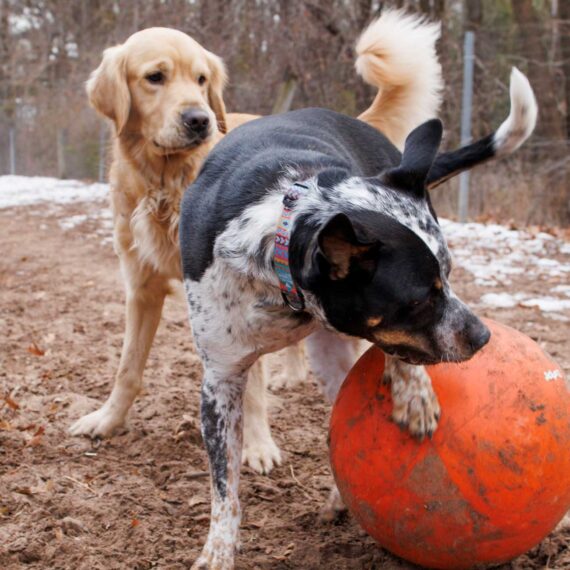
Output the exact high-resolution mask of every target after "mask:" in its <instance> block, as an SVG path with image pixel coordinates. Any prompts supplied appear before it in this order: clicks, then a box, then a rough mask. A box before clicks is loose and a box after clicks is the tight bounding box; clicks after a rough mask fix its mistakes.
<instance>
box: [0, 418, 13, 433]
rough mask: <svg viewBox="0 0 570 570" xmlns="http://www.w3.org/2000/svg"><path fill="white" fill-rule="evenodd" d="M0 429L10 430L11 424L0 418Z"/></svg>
mask: <svg viewBox="0 0 570 570" xmlns="http://www.w3.org/2000/svg"><path fill="white" fill-rule="evenodd" d="M0 429H3V430H5V431H10V430H11V429H12V426H11V424H10V423H9V422H7V421H6V420H0Z"/></svg>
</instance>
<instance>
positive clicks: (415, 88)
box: [356, 10, 443, 149]
mask: <svg viewBox="0 0 570 570" xmlns="http://www.w3.org/2000/svg"><path fill="white" fill-rule="evenodd" d="M440 35H441V27H440V24H439V23H430V22H428V21H427V20H426V19H425V18H422V17H418V16H414V15H411V14H406V13H405V12H403V11H400V10H386V11H384V12H383V14H382V15H381V16H380V18H378V19H377V20H376V21H374V22H372V24H370V26H368V28H367V29H366V30H365V31H364V32H363V33H362V35H361V36H360V38H359V40H358V42H357V44H356V53H357V54H358V57H357V59H356V71H357V72H358V73H359V74H360V75H361V76H362V78H363V79H364V81H366V83H369V84H370V85H373V86H374V87H377V88H378V94H377V95H376V98H375V99H374V101H373V102H372V105H370V107H369V108H368V109H367V110H366V111H364V113H362V114H361V115H360V116H359V117H358V118H359V119H360V120H362V121H365V122H366V123H368V124H370V125H372V126H373V127H375V128H377V129H378V130H379V131H380V132H382V133H383V134H384V135H386V136H387V137H388V139H390V141H391V142H392V143H393V144H395V145H396V146H397V147H398V148H400V149H402V148H403V146H404V141H405V139H406V136H407V135H408V134H409V133H410V131H412V129H414V128H415V127H417V126H418V125H419V124H421V123H423V122H424V121H426V120H427V119H431V118H433V117H435V116H437V113H438V111H439V107H440V104H441V98H442V88H443V79H442V75H441V65H440V63H439V61H438V58H437V53H436V49H435V44H436V42H437V40H438V39H439V37H440Z"/></svg>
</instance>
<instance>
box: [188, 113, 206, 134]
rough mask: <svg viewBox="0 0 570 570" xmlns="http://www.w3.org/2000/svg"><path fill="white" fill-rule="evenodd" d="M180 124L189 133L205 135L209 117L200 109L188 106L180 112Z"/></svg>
mask: <svg viewBox="0 0 570 570" xmlns="http://www.w3.org/2000/svg"><path fill="white" fill-rule="evenodd" d="M182 124H183V125H184V128H185V129H186V132H187V133H188V134H190V135H205V134H206V133H207V132H208V127H209V126H210V117H209V116H208V113H207V112H206V111H204V110H202V109H196V108H190V109H186V110H185V111H183V112H182Z"/></svg>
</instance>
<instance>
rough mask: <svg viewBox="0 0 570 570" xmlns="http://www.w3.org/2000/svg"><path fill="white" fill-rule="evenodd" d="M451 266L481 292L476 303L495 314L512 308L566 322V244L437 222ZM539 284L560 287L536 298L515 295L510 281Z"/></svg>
mask: <svg viewBox="0 0 570 570" xmlns="http://www.w3.org/2000/svg"><path fill="white" fill-rule="evenodd" d="M441 225H442V227H443V231H444V233H445V235H446V237H447V241H448V244H449V246H450V249H451V252H452V255H453V258H454V260H455V265H457V266H460V267H462V268H463V269H465V270H466V271H468V272H469V273H471V274H472V275H473V277H474V280H473V281H474V283H475V284H476V285H479V286H481V287H484V288H485V289H491V290H492V289H495V288H496V289H498V290H499V291H497V292H489V293H485V294H483V295H482V296H481V299H480V303H481V304H482V305H486V306H488V307H492V308H495V309H510V308H513V307H517V306H522V307H537V308H538V309H539V310H540V311H541V312H542V313H543V314H544V316H548V317H551V318H553V319H555V320H569V317H570V299H568V297H570V285H568V283H570V243H568V242H565V241H563V240H561V239H558V238H556V237H554V236H552V235H550V234H547V233H544V232H529V231H526V230H512V229H509V228H506V227H505V226H501V225H498V224H476V223H468V224H459V223H456V222H451V221H449V220H441ZM515 277H518V279H517V283H520V281H521V277H524V278H526V279H528V280H529V281H531V282H532V283H533V285H534V287H533V288H534V289H536V288H537V285H538V288H539V289H540V284H541V283H543V284H548V283H551V284H552V283H553V282H556V281H562V283H561V284H559V285H555V286H553V287H551V288H550V289H549V288H548V287H544V286H543V291H542V294H540V295H537V294H536V293H533V292H530V291H518V290H516V288H515V287H514V286H513V279H514V278H515Z"/></svg>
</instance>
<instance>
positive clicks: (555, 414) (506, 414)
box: [330, 321, 570, 570]
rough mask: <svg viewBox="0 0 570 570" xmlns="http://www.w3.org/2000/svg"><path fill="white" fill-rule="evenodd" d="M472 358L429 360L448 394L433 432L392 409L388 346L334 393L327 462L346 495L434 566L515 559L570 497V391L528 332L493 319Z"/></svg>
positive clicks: (407, 552) (394, 544)
mask: <svg viewBox="0 0 570 570" xmlns="http://www.w3.org/2000/svg"><path fill="white" fill-rule="evenodd" d="M486 322H487V325H488V326H489V328H490V329H491V333H492V336H491V340H490V342H489V344H488V345H487V346H485V347H484V348H483V350H481V351H480V352H479V353H477V354H476V355H475V356H474V357H473V358H472V359H471V360H470V361H468V362H464V363H460V364H440V365H438V366H431V367H428V373H429V375H430V377H431V379H432V383H433V387H434V389H435V392H436V394H437V396H438V398H439V402H440V404H441V409H442V414H441V420H440V422H439V427H438V429H437V431H436V432H435V434H434V436H433V439H432V440H429V439H428V440H424V441H423V442H418V441H416V440H414V439H413V438H412V437H411V436H410V435H409V434H408V433H407V432H405V431H401V430H400V429H399V428H398V427H397V426H396V425H395V424H394V423H393V422H392V421H391V420H390V414H391V408H392V402H391V396H390V390H389V387H388V386H385V385H383V383H382V373H383V369H384V355H383V353H382V352H381V351H380V350H379V349H378V348H375V347H373V348H371V349H370V350H369V351H368V352H367V353H366V354H364V356H363V357H362V358H361V359H360V360H359V361H358V363H357V364H356V365H355V366H354V368H353V369H352V371H351V372H350V374H349V375H348V377H347V379H346V380H345V382H344V384H343V386H342V389H341V391H340V393H339V396H338V398H337V401H336V403H335V406H334V409H333V413H332V417H331V427H330V453H331V462H332V468H333V472H334V475H335V479H336V483H337V485H338V488H339V491H340V494H341V496H342V498H343V500H344V501H345V504H346V505H347V507H348V508H349V510H350V511H351V512H352V514H353V515H354V517H355V518H356V519H357V521H358V522H359V523H360V524H361V526H362V527H363V528H364V529H365V530H366V531H367V532H368V533H369V534H370V535H371V536H372V537H374V538H375V539H376V540H377V541H378V543H379V544H380V545H382V546H383V547H385V548H386V549H388V550H390V551H391V552H393V553H395V554H397V555H398V556H400V557H402V558H404V559H407V560H409V561H411V562H414V563H416V564H420V565H422V566H425V567H428V568H441V569H450V570H461V569H467V568H473V567H475V566H476V565H478V564H482V563H499V562H505V561H508V560H511V559H512V558H514V557H516V556H517V555H519V554H522V553H524V552H526V551H527V550H529V549H530V548H532V547H533V546H535V545H536V544H537V543H538V542H540V541H541V540H542V539H543V538H544V537H545V536H546V535H547V534H548V533H549V532H550V531H551V530H552V529H553V528H554V527H555V526H556V524H557V523H558V522H559V521H560V520H561V518H562V517H563V516H564V514H565V513H566V511H567V510H568V509H569V508H570V394H569V390H568V385H567V384H566V382H565V380H564V377H563V374H562V371H561V369H560V367H559V366H558V365H557V364H556V363H555V362H554V361H553V360H552V359H551V358H549V357H548V356H547V355H546V354H545V353H544V352H543V351H542V350H541V348H540V347H539V346H538V345H537V344H536V343H535V342H534V341H533V340H531V339H530V338H528V337H527V336H525V335H523V334H522V333H520V332H517V331H515V330H513V329H511V328H509V327H507V326H504V325H501V324H499V323H496V322H493V321H486Z"/></svg>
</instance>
